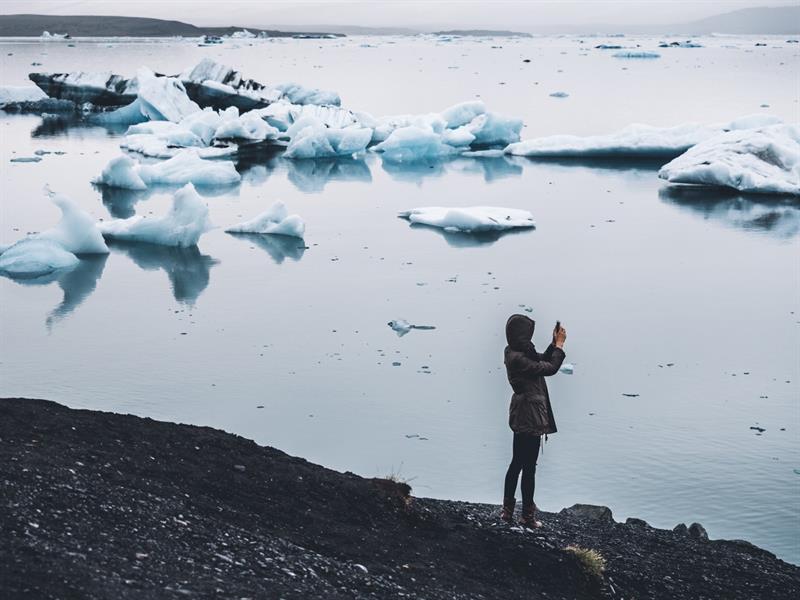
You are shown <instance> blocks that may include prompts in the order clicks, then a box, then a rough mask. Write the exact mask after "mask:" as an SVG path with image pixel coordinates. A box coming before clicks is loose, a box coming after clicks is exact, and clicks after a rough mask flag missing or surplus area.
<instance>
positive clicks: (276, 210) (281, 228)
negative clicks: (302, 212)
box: [225, 201, 306, 239]
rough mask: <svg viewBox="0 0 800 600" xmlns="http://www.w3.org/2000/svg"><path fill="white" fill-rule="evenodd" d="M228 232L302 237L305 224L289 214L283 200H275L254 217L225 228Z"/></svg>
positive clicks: (297, 217)
mask: <svg viewBox="0 0 800 600" xmlns="http://www.w3.org/2000/svg"><path fill="white" fill-rule="evenodd" d="M225 231H226V232H228V233H269V234H276V235H287V236H291V237H297V238H300V239H302V238H303V236H304V235H305V232H306V224H305V223H304V222H303V220H302V219H301V218H300V217H299V216H298V215H290V214H289V211H288V210H287V209H286V205H285V204H284V203H283V202H280V201H278V202H275V204H273V205H272V206H271V207H270V208H269V209H268V210H266V211H264V212H263V213H261V214H260V215H258V216H257V217H255V218H254V219H250V220H249V221H243V222H242V223H239V224H238V225H234V226H233V227H229V228H227V229H226V230H225Z"/></svg>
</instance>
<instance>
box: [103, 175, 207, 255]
mask: <svg viewBox="0 0 800 600" xmlns="http://www.w3.org/2000/svg"><path fill="white" fill-rule="evenodd" d="M98 228H99V229H100V231H101V232H102V234H103V235H104V236H105V237H107V238H111V239H115V240H124V241H130V242H146V243H149V244H158V245H161V246H178V247H182V248H188V247H190V246H196V245H197V242H198V240H199V239H200V236H201V235H203V234H204V233H205V232H206V231H208V230H210V229H211V228H212V225H211V222H210V221H209V218H208V207H207V206H206V205H205V203H204V202H203V200H202V199H201V198H200V196H199V195H198V193H197V191H196V190H195V189H194V186H193V185H192V184H191V183H187V184H186V185H185V186H183V187H182V188H181V189H179V190H178V191H177V192H175V195H174V196H173V197H172V207H171V208H170V210H169V212H168V213H167V214H166V215H164V216H163V217H142V216H134V217H131V218H129V219H115V220H112V221H106V222H102V223H99V224H98Z"/></svg>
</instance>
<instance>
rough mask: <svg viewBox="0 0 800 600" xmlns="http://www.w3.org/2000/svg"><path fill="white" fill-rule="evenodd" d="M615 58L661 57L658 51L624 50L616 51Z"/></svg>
mask: <svg viewBox="0 0 800 600" xmlns="http://www.w3.org/2000/svg"><path fill="white" fill-rule="evenodd" d="M614 58H661V55H660V54H659V53H658V52H645V51H644V50H623V51H622V52H616V53H614Z"/></svg>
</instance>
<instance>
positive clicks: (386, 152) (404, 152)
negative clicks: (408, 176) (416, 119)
mask: <svg viewBox="0 0 800 600" xmlns="http://www.w3.org/2000/svg"><path fill="white" fill-rule="evenodd" d="M372 149H373V150H374V151H375V152H382V153H383V157H384V158H385V159H386V160H389V161H392V162H413V161H416V160H425V159H431V158H441V157H444V156H450V155H452V154H455V153H457V152H458V149H457V148H454V147H453V146H450V145H448V144H445V143H444V142H443V141H442V136H441V135H440V134H439V133H436V132H435V131H432V130H430V129H423V128H422V127H417V126H414V125H411V126H408V127H401V128H399V129H395V130H394V131H393V132H392V133H391V134H390V135H389V137H388V138H386V139H385V140H384V141H382V142H381V143H380V144H377V145H376V146H374V147H373V148H372Z"/></svg>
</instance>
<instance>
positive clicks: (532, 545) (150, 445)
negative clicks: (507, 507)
mask: <svg viewBox="0 0 800 600" xmlns="http://www.w3.org/2000/svg"><path fill="white" fill-rule="evenodd" d="M0 489H1V490H2V492H1V493H0V539H2V544H0V565H2V568H0V597H1V598H3V599H9V600H14V599H17V598H36V599H40V598H81V599H93V598H97V599H100V598H112V597H114V598H119V599H128V598H137V599H138V598H142V599H144V598H148V599H149V598H178V597H191V598H212V597H213V598H287V599H289V598H297V599H301V598H302V599H311V598H320V599H322V598H326V599H327V598H426V599H429V600H435V599H439V598H441V599H444V598H448V599H460V598H464V599H465V598H503V599H504V600H505V599H514V598H565V599H573V598H601V597H606V598H609V597H610V598H636V599H637V600H641V599H644V598H693V599H699V598H725V599H735V598H774V599H779V598H794V597H797V594H798V591H800V568H798V567H795V566H792V565H789V564H787V563H785V562H783V561H780V560H778V559H776V558H775V557H774V556H773V555H772V554H770V553H768V552H766V551H764V550H760V549H758V548H756V547H755V546H752V545H750V544H747V543H745V542H725V541H711V542H709V541H706V540H703V539H699V538H694V537H691V536H688V535H681V534H680V533H676V532H672V531H664V530H655V529H651V528H649V527H647V526H646V525H644V524H641V523H640V524H633V525H625V524H620V523H614V522H613V521H611V520H609V519H608V518H606V519H605V520H604V519H602V518H600V519H597V518H594V519H592V518H589V517H586V516H580V515H579V513H580V511H576V512H570V511H566V512H562V513H561V514H558V515H555V514H547V513H545V514H543V517H542V519H543V521H544V522H545V528H544V530H542V531H540V532H537V533H533V532H529V531H523V530H521V529H519V528H509V527H508V526H505V525H503V524H501V523H500V522H498V520H497V519H496V512H497V507H494V506H488V505H476V504H468V503H461V502H449V501H441V500H430V499H422V498H412V497H410V496H408V491H409V489H408V487H407V486H406V485H404V484H402V483H397V482H391V481H387V480H378V479H364V478H361V477H358V476H356V475H353V474H351V473H345V474H342V473H338V472H335V471H331V470H329V469H325V468H323V467H320V466H317V465H314V464H311V463H309V462H307V461H304V460H302V459H299V458H293V457H290V456H288V455H286V454H284V453H283V452H280V451H278V450H275V449H273V448H265V447H260V446H258V445H256V444H255V443H254V442H252V441H249V440H246V439H243V438H241V437H238V436H234V435H231V434H228V433H224V432H222V431H218V430H215V429H210V428H204V427H193V426H187V425H175V424H171V423H161V422H157V421H152V420H150V419H141V418H138V417H133V416H126V415H117V414H111V413H102V412H93V411H78V410H71V409H68V408H66V407H63V406H61V405H58V404H55V403H52V402H46V401H40V400H23V399H6V400H0ZM601 517H602V515H601ZM606 517H608V515H607V514H606ZM568 545H580V546H583V547H586V548H592V549H595V550H598V551H599V552H600V553H601V554H602V555H603V556H604V557H605V559H606V560H607V564H608V567H607V569H606V572H605V575H604V576H602V577H601V578H599V579H598V578H596V577H595V576H594V575H592V574H591V573H590V572H589V571H588V570H587V568H586V567H585V566H584V565H583V563H581V561H580V560H579V559H578V557H576V556H575V555H574V554H573V553H571V552H567V551H565V550H564V548H565V547H566V546H568Z"/></svg>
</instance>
